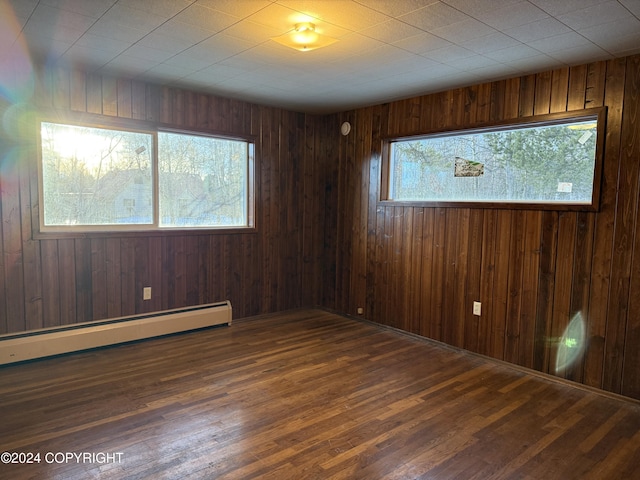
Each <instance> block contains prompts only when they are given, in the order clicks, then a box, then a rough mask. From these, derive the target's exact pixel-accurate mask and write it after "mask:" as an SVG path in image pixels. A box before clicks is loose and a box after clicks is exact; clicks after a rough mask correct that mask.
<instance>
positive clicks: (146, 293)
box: [142, 287, 151, 300]
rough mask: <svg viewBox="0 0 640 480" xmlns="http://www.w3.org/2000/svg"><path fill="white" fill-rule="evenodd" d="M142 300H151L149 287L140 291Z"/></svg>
mask: <svg viewBox="0 0 640 480" xmlns="http://www.w3.org/2000/svg"><path fill="white" fill-rule="evenodd" d="M142 299H143V300H151V287H144V288H143V289H142Z"/></svg>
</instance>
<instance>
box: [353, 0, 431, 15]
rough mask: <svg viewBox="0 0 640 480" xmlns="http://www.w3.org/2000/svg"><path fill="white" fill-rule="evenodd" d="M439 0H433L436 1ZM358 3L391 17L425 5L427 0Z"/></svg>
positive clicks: (364, 1) (368, 0) (373, 0)
mask: <svg viewBox="0 0 640 480" xmlns="http://www.w3.org/2000/svg"><path fill="white" fill-rule="evenodd" d="M436 1H437V0H432V3H435V2H436ZM356 3H359V4H360V5H364V6H367V7H369V8H371V9H373V10H376V11H378V12H380V13H383V14H385V15H389V16H390V17H399V16H401V15H404V14H407V13H409V12H413V11H414V10H418V9H420V8H422V7H424V6H425V4H426V2H425V0H404V1H402V2H399V1H398V0H356Z"/></svg>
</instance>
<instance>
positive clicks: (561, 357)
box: [556, 312, 586, 373]
mask: <svg viewBox="0 0 640 480" xmlns="http://www.w3.org/2000/svg"><path fill="white" fill-rule="evenodd" d="M585 343H586V328H585V325H584V320H583V318H582V313H581V312H578V313H576V314H575V315H574V316H573V318H572V319H571V321H570V322H569V325H567V328H566V329H565V331H564V334H563V335H562V338H561V339H560V342H559V344H558V350H557V352H556V373H560V372H562V371H563V370H566V369H567V368H569V367H571V366H572V365H573V364H574V363H575V362H577V361H578V360H580V359H581V358H582V354H583V353H584V349H585Z"/></svg>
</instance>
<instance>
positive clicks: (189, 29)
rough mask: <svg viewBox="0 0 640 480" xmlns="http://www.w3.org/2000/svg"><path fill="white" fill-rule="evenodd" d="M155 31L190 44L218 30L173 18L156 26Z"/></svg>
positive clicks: (198, 41)
mask: <svg viewBox="0 0 640 480" xmlns="http://www.w3.org/2000/svg"><path fill="white" fill-rule="evenodd" d="M153 33H154V34H158V35H166V36H168V37H171V38H175V39H179V40H181V41H184V42H185V43H188V44H189V45H195V44H196V43H200V42H201V41H203V40H204V39H206V38H209V37H210V36H212V35H214V34H215V33H217V32H212V31H210V30H206V29H204V28H200V27H197V26H195V25H190V24H188V23H183V22H180V21H179V20H174V19H171V20H168V21H167V22H166V23H164V24H162V25H160V26H159V27H158V28H156V29H155V30H154V31H153Z"/></svg>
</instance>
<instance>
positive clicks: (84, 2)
mask: <svg viewBox="0 0 640 480" xmlns="http://www.w3.org/2000/svg"><path fill="white" fill-rule="evenodd" d="M29 1H30V0H29ZM116 1H117V0H40V4H42V5H49V6H52V7H56V8H60V9H62V10H66V11H68V12H75V13H78V14H80V15H87V16H90V17H93V18H99V17H100V16H101V15H102V14H103V13H104V12H106V11H107V10H109V9H110V8H111V7H112V6H113V5H114V4H115V3H116ZM17 2H20V3H28V2H27V0H17V1H16V3H17Z"/></svg>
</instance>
